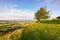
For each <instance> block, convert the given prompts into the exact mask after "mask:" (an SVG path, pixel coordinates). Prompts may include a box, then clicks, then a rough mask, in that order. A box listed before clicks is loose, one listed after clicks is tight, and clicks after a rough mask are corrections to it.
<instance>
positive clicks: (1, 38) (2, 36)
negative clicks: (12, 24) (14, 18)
mask: <svg viewBox="0 0 60 40" xmlns="http://www.w3.org/2000/svg"><path fill="white" fill-rule="evenodd" d="M22 30H23V28H22V29H16V30H13V31H10V32H8V33H5V34H0V40H7V39H6V38H8V37H10V36H11V35H12V34H13V33H15V32H17V31H20V32H22Z"/></svg>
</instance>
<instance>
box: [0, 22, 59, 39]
mask: <svg viewBox="0 0 60 40" xmlns="http://www.w3.org/2000/svg"><path fill="white" fill-rule="evenodd" d="M49 22H50V23H49ZM7 30H8V31H7ZM0 35H1V36H0V40H60V22H58V21H41V22H17V23H14V22H13V23H10V22H9V23H0Z"/></svg>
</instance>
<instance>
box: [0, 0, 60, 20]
mask: <svg viewBox="0 0 60 40" xmlns="http://www.w3.org/2000/svg"><path fill="white" fill-rule="evenodd" d="M44 6H46V8H47V10H48V11H52V12H51V13H52V14H51V18H54V17H57V16H60V0H0V20H33V19H34V13H35V12H36V11H37V10H38V9H39V8H40V7H44Z"/></svg>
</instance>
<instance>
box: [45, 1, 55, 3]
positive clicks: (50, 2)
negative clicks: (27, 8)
mask: <svg viewBox="0 0 60 40" xmlns="http://www.w3.org/2000/svg"><path fill="white" fill-rule="evenodd" d="M53 1H55V0H45V2H47V3H52V2H53Z"/></svg>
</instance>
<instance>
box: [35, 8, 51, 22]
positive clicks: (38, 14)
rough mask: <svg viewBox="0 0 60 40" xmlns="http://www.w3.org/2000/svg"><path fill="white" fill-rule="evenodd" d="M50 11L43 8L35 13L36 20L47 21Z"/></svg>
mask: <svg viewBox="0 0 60 40" xmlns="http://www.w3.org/2000/svg"><path fill="white" fill-rule="evenodd" d="M49 13H50V11H47V10H46V7H41V8H40V9H39V10H38V11H37V12H36V13H35V19H36V20H38V21H40V20H41V19H43V20H45V19H48V18H49V17H50V16H49Z"/></svg>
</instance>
